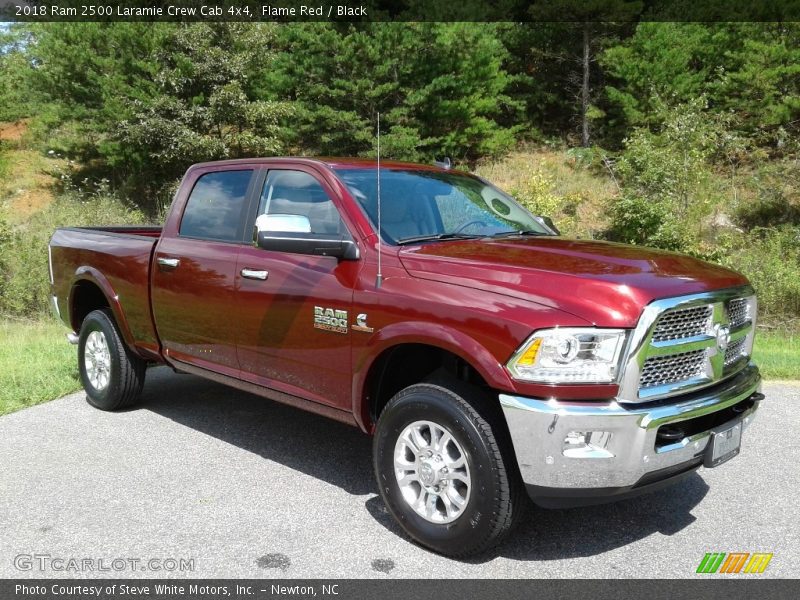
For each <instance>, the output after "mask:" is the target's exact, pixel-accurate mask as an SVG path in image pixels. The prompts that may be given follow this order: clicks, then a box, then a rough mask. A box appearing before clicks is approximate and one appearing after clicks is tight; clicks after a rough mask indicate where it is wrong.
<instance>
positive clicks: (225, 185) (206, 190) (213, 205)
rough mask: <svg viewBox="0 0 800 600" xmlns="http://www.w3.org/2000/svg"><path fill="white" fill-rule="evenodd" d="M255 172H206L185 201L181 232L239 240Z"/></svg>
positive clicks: (189, 234) (229, 240)
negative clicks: (251, 181)
mask: <svg viewBox="0 0 800 600" xmlns="http://www.w3.org/2000/svg"><path fill="white" fill-rule="evenodd" d="M252 175H253V171H252V170H250V171H219V172H216V173H206V174H205V175H203V176H202V177H200V179H198V180H197V183H195V184H194V189H192V193H191V194H190V195H189V200H188V201H187V202H186V210H184V212H183V219H182V220H181V227H180V231H179V233H180V235H182V236H185V237H195V238H203V239H209V240H221V241H225V242H239V241H241V240H242V232H243V228H244V223H243V218H244V214H243V211H244V209H245V200H246V199H247V188H248V186H249V185H250V178H251V177H252Z"/></svg>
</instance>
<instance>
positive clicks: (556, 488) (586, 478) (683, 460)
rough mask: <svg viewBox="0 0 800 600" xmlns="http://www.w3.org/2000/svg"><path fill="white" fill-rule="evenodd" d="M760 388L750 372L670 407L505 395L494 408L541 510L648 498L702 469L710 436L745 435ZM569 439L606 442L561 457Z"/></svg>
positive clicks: (756, 375) (757, 377)
mask: <svg viewBox="0 0 800 600" xmlns="http://www.w3.org/2000/svg"><path fill="white" fill-rule="evenodd" d="M760 387H761V377H760V375H759V372H758V368H757V367H756V366H755V365H753V364H750V365H749V366H747V367H746V368H745V369H743V370H742V371H741V372H740V373H738V374H737V375H736V376H734V377H732V378H731V379H729V380H726V381H724V382H721V383H720V384H718V385H717V386H715V387H714V388H709V389H704V390H702V391H699V392H695V393H693V394H687V395H685V396H683V397H682V398H681V399H680V400H679V401H677V402H673V403H666V402H659V403H652V404H651V405H650V406H641V405H626V404H620V403H617V402H615V401H611V402H605V403H576V402H559V401H557V400H555V399H551V400H544V399H533V398H524V397H519V396H510V395H506V394H500V403H501V405H502V408H503V412H504V414H505V417H506V421H507V423H508V429H509V432H510V433H511V440H512V442H513V445H514V451H515V453H516V456H517V462H518V464H519V470H520V473H521V475H522V479H523V481H524V482H525V484H526V486H527V488H528V493H529V495H530V496H531V497H532V498H533V500H534V501H535V502H537V503H538V504H541V505H543V506H565V505H577V504H593V503H597V502H604V501H608V500H613V499H616V498H617V497H618V496H620V495H628V494H629V493H636V492H641V491H647V490H649V489H651V488H652V487H654V486H657V485H662V484H664V483H665V482H671V481H672V480H673V479H675V478H677V477H679V476H680V475H684V474H686V473H689V472H691V471H693V470H694V469H696V468H697V467H698V466H700V465H701V464H702V463H703V457H704V453H705V450H706V447H707V446H708V444H709V441H710V439H711V431H710V429H712V428H714V427H717V426H719V425H721V424H722V423H725V422H730V421H735V420H737V419H741V420H742V426H743V428H746V427H747V425H749V423H750V422H751V421H752V419H753V416H754V413H755V412H756V410H757V409H758V405H759V401H760V399H761V398H763V396H762V395H761V394H760V393H759V391H760ZM667 425H669V426H671V427H669V428H666V427H665V426H667ZM571 432H607V434H608V435H606V436H605V440H604V447H603V449H602V450H599V451H586V452H582V453H575V452H574V451H570V450H569V449H566V450H565V439H566V438H567V437H568V434H570V433H571ZM676 432H678V433H677V435H678V437H675V435H676ZM681 432H685V435H684V433H681ZM667 434H669V436H668V437H667ZM745 443H746V442H745Z"/></svg>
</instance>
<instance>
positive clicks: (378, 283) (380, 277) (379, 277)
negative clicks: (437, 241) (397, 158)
mask: <svg viewBox="0 0 800 600" xmlns="http://www.w3.org/2000/svg"><path fill="white" fill-rule="evenodd" d="M377 171H378V187H377V192H376V195H377V200H378V274H377V275H376V276H375V287H376V288H379V287H381V284H382V283H383V271H382V270H381V113H378V168H377Z"/></svg>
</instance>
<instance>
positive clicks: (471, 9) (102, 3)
mask: <svg viewBox="0 0 800 600" xmlns="http://www.w3.org/2000/svg"><path fill="white" fill-rule="evenodd" d="M0 21H18V22H36V21H39V22H49V21H187V22H188V21H243V22H253V23H255V22H259V21H262V22H314V21H319V22H326V21H351V22H352V21H363V22H379V21H439V22H446V21H472V22H537V21H539V22H547V21H550V22H556V21H560V22H637V21H682V22H690V21H695V22H715V21H729V22H731V21H760V22H786V21H800V0H759V1H754V0H495V1H493V2H487V1H486V0H459V1H458V2H444V1H441V0H401V1H399V2H397V1H389V0H360V1H359V0H262V1H252V0H238V1H237V0H167V1H163V0H132V1H126V2H111V1H106V0H96V1H95V0H0Z"/></svg>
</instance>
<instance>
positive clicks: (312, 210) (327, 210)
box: [257, 170, 345, 236]
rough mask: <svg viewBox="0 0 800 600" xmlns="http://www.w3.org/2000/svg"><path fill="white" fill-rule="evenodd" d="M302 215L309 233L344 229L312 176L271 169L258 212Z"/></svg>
mask: <svg viewBox="0 0 800 600" xmlns="http://www.w3.org/2000/svg"><path fill="white" fill-rule="evenodd" d="M261 215H301V216H303V217H307V218H308V220H309V222H310V223H311V233H325V234H332V235H334V236H338V235H340V234H342V233H344V232H345V227H344V224H343V223H342V219H341V218H340V217H339V211H337V210H336V207H335V206H334V204H333V202H332V201H331V199H330V197H328V194H327V193H326V192H325V190H324V189H323V187H322V185H321V184H320V183H319V181H317V180H316V179H315V178H314V177H313V176H311V175H309V174H308V173H305V172H303V171H290V170H272V171H270V172H269V173H268V174H267V179H266V181H264V189H263V190H262V191H261V201H260V202H259V205H258V215H257V216H261Z"/></svg>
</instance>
